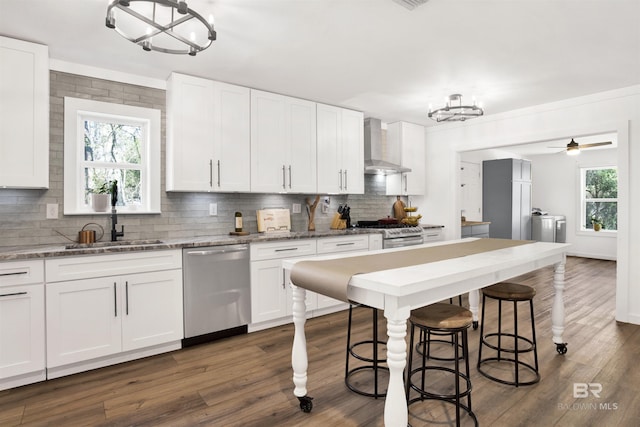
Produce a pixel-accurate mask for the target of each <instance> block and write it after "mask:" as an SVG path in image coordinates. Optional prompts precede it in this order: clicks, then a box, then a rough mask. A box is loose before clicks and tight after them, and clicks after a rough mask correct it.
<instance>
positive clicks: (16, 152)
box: [0, 36, 49, 188]
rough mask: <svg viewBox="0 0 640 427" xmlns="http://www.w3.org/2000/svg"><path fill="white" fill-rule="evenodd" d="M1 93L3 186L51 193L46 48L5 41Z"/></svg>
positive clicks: (0, 50) (0, 54)
mask: <svg viewBox="0 0 640 427" xmlns="http://www.w3.org/2000/svg"><path fill="white" fill-rule="evenodd" d="M0 94H2V95H0V187H3V186H6V187H10V188H11V187H14V188H15V187H17V188H49V49H48V48H47V46H44V45H39V44H34V43H28V42H24V41H21V40H14V39H10V38H7V37H1V36H0ZM10 94H11V95H10Z"/></svg>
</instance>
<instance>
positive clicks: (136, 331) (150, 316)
mask: <svg viewBox="0 0 640 427" xmlns="http://www.w3.org/2000/svg"><path fill="white" fill-rule="evenodd" d="M120 285H121V287H122V289H123V295H122V298H123V307H122V312H123V313H122V319H123V321H122V350H123V351H127V350H134V349H138V348H144V347H149V346H152V345H156V344H164V343H167V342H171V341H176V340H180V339H182V338H183V336H184V332H183V327H182V322H183V316H182V270H169V271H157V272H152V273H140V274H132V275H130V276H126V277H124V278H122V279H121V280H120Z"/></svg>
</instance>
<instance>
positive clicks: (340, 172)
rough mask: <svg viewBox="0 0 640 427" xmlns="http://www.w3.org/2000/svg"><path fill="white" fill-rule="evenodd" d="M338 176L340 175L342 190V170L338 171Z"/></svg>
mask: <svg viewBox="0 0 640 427" xmlns="http://www.w3.org/2000/svg"><path fill="white" fill-rule="evenodd" d="M338 174H339V175H340V190H342V169H340V170H339V171H338Z"/></svg>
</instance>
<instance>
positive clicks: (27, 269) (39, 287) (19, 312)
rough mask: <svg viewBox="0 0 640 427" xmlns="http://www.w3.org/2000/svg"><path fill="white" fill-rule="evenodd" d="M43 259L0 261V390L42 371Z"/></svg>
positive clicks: (30, 380) (41, 375) (40, 376)
mask: <svg viewBox="0 0 640 427" xmlns="http://www.w3.org/2000/svg"><path fill="white" fill-rule="evenodd" d="M44 317H45V316H44V263H43V261H10V262H3V263H0V390H4V389H8V388H12V387H18V386H22V385H25V384H30V383H34V382H38V381H42V380H44V379H45V378H46V375H45V321H44Z"/></svg>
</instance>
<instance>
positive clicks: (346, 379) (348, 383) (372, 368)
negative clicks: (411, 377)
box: [344, 365, 389, 399]
mask: <svg viewBox="0 0 640 427" xmlns="http://www.w3.org/2000/svg"><path fill="white" fill-rule="evenodd" d="M376 369H377V370H379V371H387V372H389V368H387V367H386V366H377V367H375V366H373V365H365V366H358V367H357V368H353V369H351V370H349V372H347V375H346V376H345V377H344V384H345V385H346V386H347V388H348V389H349V390H351V391H352V392H354V393H357V394H359V395H361V396H367V397H374V398H376V399H377V398H379V397H385V396H386V395H387V392H386V390H385V391H384V392H378V393H376V392H375V391H374V392H373V393H369V392H367V391H364V390H361V389H359V388H357V387H356V386H354V385H353V384H351V381H350V378H351V375H353V374H355V373H357V372H360V371H369V370H370V371H374V372H375V370H376Z"/></svg>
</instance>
